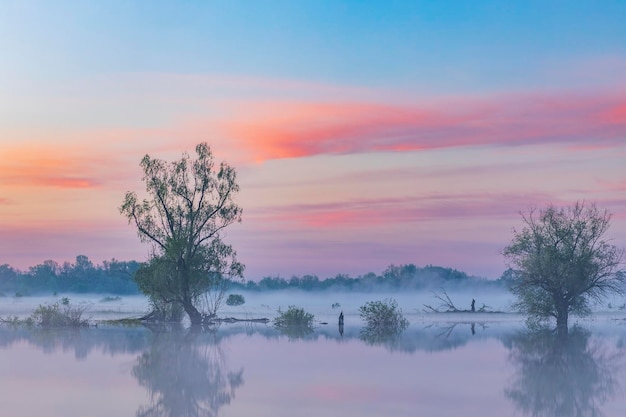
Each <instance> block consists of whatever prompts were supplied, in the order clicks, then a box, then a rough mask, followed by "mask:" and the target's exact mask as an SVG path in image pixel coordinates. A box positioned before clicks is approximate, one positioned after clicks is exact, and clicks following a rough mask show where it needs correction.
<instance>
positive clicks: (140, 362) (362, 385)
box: [0, 300, 626, 417]
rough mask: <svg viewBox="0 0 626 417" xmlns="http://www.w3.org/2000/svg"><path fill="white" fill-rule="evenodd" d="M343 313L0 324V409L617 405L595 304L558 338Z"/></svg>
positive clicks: (522, 411) (609, 321)
mask: <svg viewBox="0 0 626 417" xmlns="http://www.w3.org/2000/svg"><path fill="white" fill-rule="evenodd" d="M264 301H267V300H264ZM122 302H123V300H122ZM263 304H264V305H265V303H263ZM133 306H134V304H133ZM345 306H346V307H348V308H349V306H348V304H346V305H345ZM127 307H128V305H127ZM112 308H113V310H116V311H121V310H122V307H119V306H114V307H112ZM132 308H135V307H132ZM250 308H254V307H253V306H251V307H250ZM259 308H265V307H259ZM98 309H100V313H98V314H104V315H107V314H109V313H106V311H105V310H106V309H103V308H101V307H97V306H96V308H94V310H95V311H98ZM405 311H406V309H405ZM349 312H350V314H348V315H347V325H346V328H345V332H344V334H343V336H342V335H340V334H339V332H338V329H337V326H336V322H335V321H333V322H332V323H331V324H329V325H319V326H318V327H317V328H316V329H315V331H314V332H313V333H309V334H287V335H286V334H281V333H280V332H278V331H276V330H275V329H273V328H272V327H271V326H265V325H243V324H224V325H222V326H221V327H220V328H218V329H216V331H214V332H204V333H196V332H189V331H188V330H186V329H182V328H181V329H170V330H168V331H163V330H157V329H152V330H151V329H148V328H143V327H139V328H123V327H114V326H102V325H100V326H99V327H98V328H94V327H92V328H89V329H82V330H79V331H61V330H59V331H42V330H26V329H17V330H16V329H9V328H6V327H0V375H1V379H0V415H2V416H7V417H10V416H64V417H71V416H77V417H78V416H81V417H84V416H216V415H220V416H272V417H276V416H311V415H320V416H322V415H323V416H342V417H350V416H355V417H356V416H416V415H424V416H498V417H502V416H524V415H528V416H568V417H569V416H596V415H604V416H607V417H611V416H620V417H621V416H624V415H626V391H625V389H626V372H624V371H625V368H624V365H625V364H626V362H625V353H626V321H624V320H616V319H615V317H609V316H602V315H600V316H599V317H596V319H594V320H591V321H587V322H583V323H581V325H582V327H581V328H576V329H573V330H571V331H570V334H569V336H568V338H567V339H561V338H557V337H556V336H555V335H553V334H551V333H529V332H528V331H527V330H525V329H524V327H523V323H522V322H521V321H520V320H519V318H518V317H515V316H509V315H506V317H498V318H496V319H494V317H493V316H489V315H480V316H478V315H477V316H473V315H470V316H469V317H468V316H467V315H466V316H463V317H458V318H456V317H455V319H458V320H457V321H449V319H448V318H445V317H443V318H442V317H440V316H437V317H434V316H433V315H426V314H419V313H417V312H412V313H409V316H410V318H411V325H410V327H409V328H408V330H407V331H406V332H405V333H404V334H403V335H402V336H401V337H400V338H396V339H392V340H378V339H374V340H373V339H364V338H363V337H362V336H361V333H360V330H361V324H360V323H359V322H358V320H357V318H356V316H354V315H353V314H352V310H351V309H349ZM3 314H4V313H3ZM247 314H249V311H248V313H247ZM333 315H334V313H332V312H331V313H328V316H329V317H330V316H333ZM353 322H354V323H353Z"/></svg>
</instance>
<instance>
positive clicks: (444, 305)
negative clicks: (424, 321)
mask: <svg viewBox="0 0 626 417" xmlns="http://www.w3.org/2000/svg"><path fill="white" fill-rule="evenodd" d="M441 292H442V294H439V293H438V292H436V291H433V295H434V297H435V298H436V299H437V300H439V301H440V302H441V304H439V306H437V307H433V306H430V305H428V304H424V307H425V308H424V311H425V312H427V313H497V311H491V310H489V309H490V308H491V307H489V306H486V305H485V304H483V306H482V307H481V308H479V309H478V310H476V308H475V304H476V300H474V299H472V307H471V309H470V310H464V309H460V308H457V306H455V305H454V303H453V302H452V300H451V299H450V296H449V295H448V293H447V292H446V290H441Z"/></svg>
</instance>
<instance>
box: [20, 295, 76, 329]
mask: <svg viewBox="0 0 626 417" xmlns="http://www.w3.org/2000/svg"><path fill="white" fill-rule="evenodd" d="M85 310H87V306H72V305H71V304H70V302H69V299H67V298H64V299H63V301H62V303H61V304H59V303H58V302H56V303H52V304H41V305H39V307H37V309H35V311H34V312H33V314H32V315H31V316H30V318H29V319H30V320H31V322H32V323H33V324H35V325H37V326H40V327H81V326H87V325H88V321H87V319H83V318H82V315H83V313H84V312H85Z"/></svg>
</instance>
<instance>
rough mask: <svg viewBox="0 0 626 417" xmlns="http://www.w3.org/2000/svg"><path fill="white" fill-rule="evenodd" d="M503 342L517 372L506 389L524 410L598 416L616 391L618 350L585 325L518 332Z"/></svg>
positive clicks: (535, 415) (537, 415)
mask: <svg viewBox="0 0 626 417" xmlns="http://www.w3.org/2000/svg"><path fill="white" fill-rule="evenodd" d="M506 344H507V347H508V348H509V349H511V352H510V355H509V359H510V360H511V362H512V363H513V365H514V366H515V367H516V368H517V372H516V375H515V377H514V379H513V382H512V383H511V385H510V386H509V388H508V389H506V390H505V394H506V396H507V397H508V398H509V399H511V401H513V403H514V404H515V405H516V407H517V408H518V409H519V410H520V411H522V412H523V413H524V414H526V415H529V416H533V417H540V416H550V417H561V416H563V417H565V416H567V417H582V416H601V415H602V413H601V411H600V407H601V406H602V404H604V402H606V401H607V400H608V399H609V398H611V397H613V396H614V395H615V393H616V391H617V388H618V382H617V378H616V375H617V370H618V367H619V365H620V364H621V360H620V359H621V357H622V352H620V351H619V350H611V349H609V347H608V345H606V344H602V343H600V342H599V341H597V340H594V339H593V338H591V337H590V333H589V332H588V331H586V330H583V329H580V328H574V329H573V330H571V331H570V332H569V334H568V333H563V332H555V331H548V330H541V331H536V332H532V333H520V334H517V335H515V336H513V337H511V339H509V340H508V341H507V342H506Z"/></svg>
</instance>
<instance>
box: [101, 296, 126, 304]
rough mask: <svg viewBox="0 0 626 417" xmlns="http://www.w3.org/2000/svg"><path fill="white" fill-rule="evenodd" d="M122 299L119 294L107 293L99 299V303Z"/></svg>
mask: <svg viewBox="0 0 626 417" xmlns="http://www.w3.org/2000/svg"><path fill="white" fill-rule="evenodd" d="M121 299H122V297H120V296H119V295H116V296H110V295H107V296H106V297H103V298H101V299H100V302H101V303H110V302H111V301H120V300H121Z"/></svg>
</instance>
